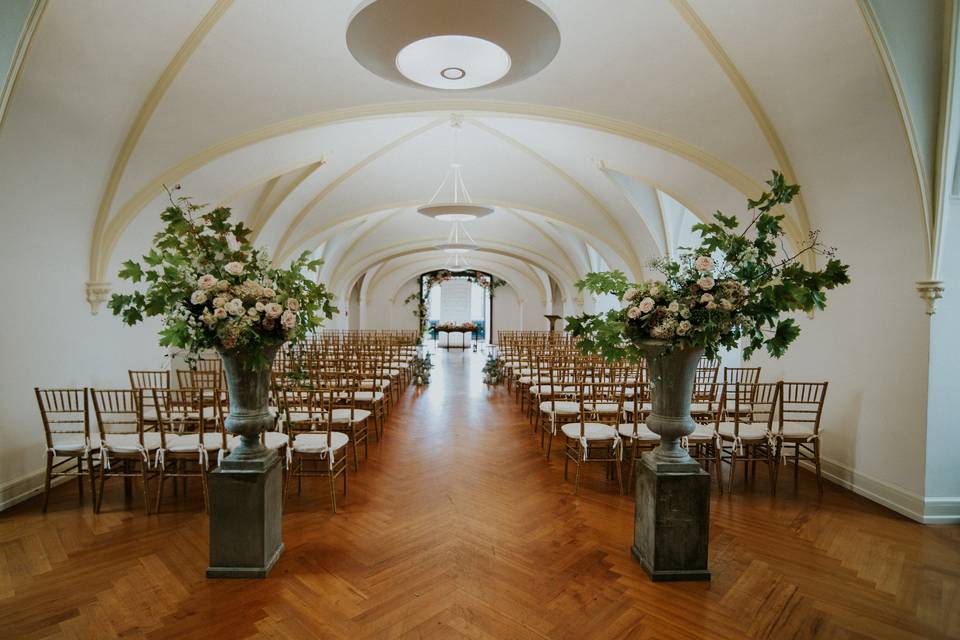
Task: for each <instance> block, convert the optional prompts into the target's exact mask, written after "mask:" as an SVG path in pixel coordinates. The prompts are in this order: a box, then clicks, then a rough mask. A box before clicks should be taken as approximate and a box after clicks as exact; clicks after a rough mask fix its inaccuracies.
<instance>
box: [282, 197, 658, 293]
mask: <svg viewBox="0 0 960 640" xmlns="http://www.w3.org/2000/svg"><path fill="white" fill-rule="evenodd" d="M484 203H485V204H488V205H491V206H494V207H499V208H500V209H504V210H506V209H519V210H523V211H529V212H531V213H535V214H537V215H540V216H543V217H544V218H547V219H549V220H552V221H554V222H557V223H559V224H562V225H564V226H566V227H569V228H570V229H571V230H573V231H574V232H576V233H577V234H578V235H580V236H583V237H585V238H588V239H590V241H591V244H594V245H595V246H597V247H598V250H600V248H603V252H602V254H601V255H604V259H605V260H607V261H608V263H609V262H611V260H609V259H608V258H609V257H611V255H615V256H616V257H617V258H618V259H619V261H620V262H622V263H624V264H627V261H626V260H625V259H624V257H623V256H622V255H620V254H619V253H617V252H616V251H615V250H614V249H613V246H615V243H613V242H611V241H610V240H609V239H608V238H606V237H604V236H602V235H600V234H599V233H598V232H596V231H589V230H587V229H586V228H584V227H583V226H582V225H581V224H580V223H578V222H577V221H575V220H573V219H571V218H568V217H567V216H564V215H561V214H559V213H556V212H554V211H548V210H546V209H541V208H539V207H535V206H533V205H529V204H524V203H518V202H507V201H503V200H488V199H484ZM419 204H422V201H419V200H407V201H403V202H391V203H387V204H380V205H376V206H374V207H370V208H369V209H364V210H361V211H355V212H352V213H349V214H347V215H346V216H343V217H342V218H339V219H337V220H334V221H332V222H330V223H328V224H325V225H323V226H321V227H317V228H315V229H312V230H311V231H308V232H307V233H305V234H303V235H302V236H300V238H298V239H297V240H296V241H295V242H294V243H293V244H290V245H289V246H288V247H287V249H286V250H285V251H283V252H282V253H281V252H277V253H276V255H275V261H276V263H277V264H282V263H284V262H285V261H287V260H288V259H289V258H290V257H291V256H292V255H294V253H295V252H296V251H297V250H298V249H299V248H300V247H303V246H304V245H309V244H311V243H313V242H319V240H318V238H320V237H324V236H325V234H326V233H327V232H328V231H329V230H330V229H332V228H334V227H338V226H341V225H342V224H344V223H345V222H348V221H350V220H357V219H359V218H364V217H367V216H369V215H371V214H373V213H378V212H380V211H384V210H386V209H403V208H407V207H414V206H417V205H419ZM573 271H574V272H575V273H577V272H578V270H577V269H576V267H574V268H573ZM633 275H634V276H635V277H636V278H642V277H643V273H642V272H641V273H638V274H633Z"/></svg>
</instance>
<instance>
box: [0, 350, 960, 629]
mask: <svg viewBox="0 0 960 640" xmlns="http://www.w3.org/2000/svg"><path fill="white" fill-rule="evenodd" d="M436 361H437V363H438V365H439V366H438V368H437V369H435V371H434V379H433V383H432V384H431V385H430V386H429V388H427V389H424V390H422V391H420V390H415V389H410V390H408V392H407V395H406V397H405V398H404V400H403V401H402V403H401V404H400V406H399V407H398V410H397V411H396V412H395V413H394V414H393V416H392V417H391V420H390V421H389V423H388V425H387V430H386V436H385V438H384V442H383V443H382V444H380V445H374V446H373V447H372V448H371V453H370V459H369V460H368V461H367V462H366V463H363V464H362V466H361V469H360V472H359V474H352V475H351V477H350V483H351V486H350V495H349V497H348V499H347V500H346V501H345V502H343V503H342V504H341V512H340V513H339V514H337V515H336V516H334V515H332V514H331V513H330V511H329V508H328V498H327V491H326V488H325V486H326V485H325V484H323V482H324V481H323V480H322V479H311V480H310V481H309V482H307V483H305V485H304V490H303V494H302V496H296V495H295V494H294V495H291V498H290V500H289V501H288V503H287V512H286V514H285V516H284V538H285V541H286V553H285V554H284V555H283V557H282V558H281V559H280V562H279V564H278V565H277V567H276V569H275V570H274V572H273V574H272V575H271V576H270V578H268V579H266V580H262V581H231V580H206V579H205V578H204V569H205V568H206V559H207V557H206V544H207V532H206V527H207V520H206V517H205V516H204V515H203V511H202V506H201V503H200V500H199V495H198V492H197V491H196V489H193V490H192V491H191V493H190V495H189V496H188V498H186V499H183V498H182V497H181V498H180V499H179V501H176V500H175V499H173V498H172V496H171V497H170V499H169V500H168V501H167V502H166V503H165V509H166V511H165V512H164V513H161V514H160V515H151V516H149V517H147V516H145V515H144V514H143V512H142V507H141V505H140V503H139V502H137V501H136V500H134V501H132V502H130V503H129V504H127V505H124V498H123V493H122V489H121V488H120V486H119V485H118V486H114V487H113V488H112V489H111V488H109V485H108V491H107V494H106V495H105V498H104V508H103V512H102V513H101V514H100V515H99V516H94V515H93V514H92V513H91V510H90V509H89V507H88V505H87V503H85V504H84V506H83V507H80V506H78V502H77V495H76V488H75V484H73V483H71V484H70V485H68V486H61V487H59V488H57V489H55V492H54V496H53V498H52V502H51V508H50V511H49V512H48V513H47V514H46V515H43V514H41V513H40V505H39V501H38V500H36V499H35V500H31V501H29V502H26V503H24V504H21V505H19V506H17V507H16V508H14V509H12V510H10V511H7V512H5V513H2V514H0V638H51V637H58V638H114V637H124V638H140V637H148V638H220V637H223V638H246V637H264V638H314V637H318V638H321V637H330V638H339V637H343V638H392V637H405V638H406V637H408V638H460V637H465V638H653V637H656V638H736V639H739V638H744V637H758V638H777V639H779V638H807V637H823V638H940V637H960V528H958V527H923V526H920V525H917V524H915V523H912V522H910V521H908V520H906V519H904V518H902V517H900V516H898V515H896V514H894V513H892V512H890V511H887V510H885V509H883V508H881V507H879V506H876V505H874V504H872V503H870V502H868V501H866V500H864V499H861V498H859V497H857V496H854V495H852V494H850V493H848V492H846V491H842V490H839V489H835V488H833V487H831V486H828V487H827V490H826V493H825V495H824V497H823V498H822V500H820V499H818V498H817V497H816V492H815V489H814V483H813V481H812V478H811V477H810V476H807V475H806V474H802V475H801V479H800V488H799V491H798V492H793V491H792V490H791V489H790V483H789V482H787V483H785V485H784V486H783V487H782V491H781V492H780V495H778V496H777V497H776V498H775V499H771V498H770V497H769V494H768V492H767V490H766V487H767V485H766V479H765V477H763V476H759V477H758V479H757V482H756V486H755V487H743V486H742V485H740V484H738V485H737V486H736V487H735V495H733V496H732V497H731V496H724V497H717V496H715V497H714V500H713V503H712V506H711V510H712V513H711V515H712V538H711V543H710V556H711V570H712V571H713V581H712V582H711V583H709V584H705V583H689V584H653V583H651V582H650V581H649V580H648V579H647V578H646V576H645V575H644V573H643V572H642V571H641V570H640V567H639V565H637V564H636V563H635V562H634V561H633V560H632V559H631V557H630V552H629V549H630V544H631V542H632V531H633V525H632V517H633V504H632V499H631V498H629V497H620V496H618V495H616V489H615V487H614V486H613V485H612V484H611V483H609V482H607V481H606V480H604V478H603V475H602V473H601V472H600V471H599V470H593V471H591V472H589V473H588V475H587V478H586V481H585V483H584V485H583V487H582V488H581V494H580V496H579V497H575V496H573V495H572V489H573V487H572V483H570V482H564V481H563V479H562V459H561V456H560V455H554V459H553V461H552V462H551V463H547V462H546V460H545V459H544V458H543V456H542V454H541V451H540V448H539V444H538V441H537V440H536V439H535V438H534V436H533V435H532V434H531V432H530V428H529V426H528V425H527V423H526V421H525V419H524V417H523V416H522V415H521V414H520V413H519V412H518V411H517V409H516V407H515V406H514V404H513V402H512V400H511V399H510V398H509V397H508V394H507V393H506V391H505V389H502V388H499V389H493V390H488V389H486V388H485V387H484V386H483V385H482V384H481V382H480V371H479V369H480V367H481V366H482V356H480V355H477V354H471V353H469V352H467V353H458V352H457V353H454V352H451V353H444V352H441V353H440V354H439V355H438V356H437V357H436ZM787 476H788V477H789V474H787ZM115 482H116V481H115ZM134 496H136V493H134Z"/></svg>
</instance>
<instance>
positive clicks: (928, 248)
mask: <svg viewBox="0 0 960 640" xmlns="http://www.w3.org/2000/svg"><path fill="white" fill-rule="evenodd" d="M948 5H949V3H948ZM857 7H858V8H859V9H860V14H861V15H862V16H863V21H864V24H865V25H866V27H867V33H869V34H870V39H871V40H873V44H874V46H875V47H876V49H877V55H878V56H879V58H880V65H881V66H882V67H883V72H884V73H883V76H884V78H886V80H887V87H889V89H890V92H891V93H892V94H893V98H894V100H895V101H896V103H897V113H898V115H899V116H900V125H901V127H902V131H903V135H904V138H905V139H906V142H907V148H909V149H910V155H911V157H912V159H913V175H914V178H915V179H916V183H917V197H918V198H919V200H920V202H919V203H918V205H919V207H918V209H919V210H920V216H921V222H922V223H923V231H924V235H925V237H926V238H927V242H926V243H925V246H924V255H925V256H926V258H927V264H928V267H930V270H931V271H932V266H933V225H934V223H933V202H932V198H931V194H930V193H928V189H927V180H926V178H925V176H924V170H923V161H922V160H921V156H920V145H919V142H918V141H917V131H916V129H915V128H914V126H913V116H911V115H910V106H909V104H908V102H907V95H906V92H905V91H904V88H903V81H902V80H901V79H900V74H899V73H898V72H897V67H896V65H895V64H894V62H893V54H891V53H890V48H889V47H888V46H887V39H886V37H885V36H884V35H883V30H882V29H881V28H880V22H879V20H878V19H877V14H876V13H874V11H873V7H871V6H870V2H869V1H868V0H857Z"/></svg>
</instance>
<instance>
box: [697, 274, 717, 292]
mask: <svg viewBox="0 0 960 640" xmlns="http://www.w3.org/2000/svg"><path fill="white" fill-rule="evenodd" d="M714 284H716V283H715V282H714V281H713V278H711V277H710V276H703V277H702V278H700V279H699V280H697V286H698V287H700V288H701V289H703V290H704V291H709V290H710V289H713V285H714Z"/></svg>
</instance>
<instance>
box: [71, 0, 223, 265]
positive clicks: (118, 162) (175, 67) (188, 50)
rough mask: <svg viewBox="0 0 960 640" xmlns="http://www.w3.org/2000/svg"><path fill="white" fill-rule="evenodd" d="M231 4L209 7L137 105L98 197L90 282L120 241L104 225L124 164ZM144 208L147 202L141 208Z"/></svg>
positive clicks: (120, 230)
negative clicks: (168, 94)
mask: <svg viewBox="0 0 960 640" xmlns="http://www.w3.org/2000/svg"><path fill="white" fill-rule="evenodd" d="M232 4H233V0H216V2H214V3H213V6H212V7H210V10H209V11H208V12H207V14H206V15H205V16H204V17H203V19H202V20H201V21H200V24H198V25H197V26H196V28H194V30H193V31H192V32H191V33H190V35H189V36H187V39H186V40H185V41H184V42H183V44H182V45H180V49H178V50H177V53H176V54H174V56H173V58H172V59H171V60H170V62H169V63H168V64H167V67H166V68H165V69H164V70H163V72H162V73H161V74H160V77H159V78H157V81H156V82H155V83H154V85H153V88H151V89H150V92H149V93H148V94H147V97H146V98H144V101H143V104H141V105H140V110H139V111H138V112H137V116H136V117H135V118H134V120H133V124H132V125H130V129H129V130H128V131H127V135H126V137H125V138H124V140H123V145H122V146H121V147H120V152H119V153H118V154H117V157H116V158H115V159H114V161H113V169H112V170H111V171H110V177H109V178H108V179H107V186H106V187H105V188H104V190H103V195H102V196H101V197H100V206H99V207H98V209H97V218H96V222H94V225H93V246H92V247H91V250H90V270H91V275H95V276H96V277H91V281H96V280H101V279H102V277H103V270H104V269H105V267H106V264H105V260H104V256H103V254H104V252H105V253H106V254H107V258H108V259H109V255H110V253H112V251H113V248H114V246H115V244H116V242H117V240H118V239H119V236H120V232H122V228H121V229H119V232H118V230H115V229H113V227H114V225H113V224H112V223H111V224H108V222H107V221H108V220H109V216H110V210H111V208H112V207H113V199H114V198H115V197H116V195H117V188H118V187H119V186H120V179H121V178H123V173H124V171H126V169H127V163H129V162H130V157H131V156H132V155H133V151H134V149H136V147H137V143H138V142H140V136H141V135H143V131H144V130H145V129H146V128H147V124H148V123H149V122H150V118H151V117H152V116H153V113H154V112H155V111H156V110H157V106H158V105H159V104H160V100H161V99H162V98H163V96H164V95H165V94H166V93H167V89H169V88H170V85H171V84H173V81H174V79H176V77H177V74H179V73H180V70H181V69H183V67H184V65H185V64H186V63H187V61H188V60H189V59H190V56H192V55H193V52H194V51H196V50H197V47H199V46H200V43H201V42H203V39H204V38H205V37H206V36H207V34H208V33H210V31H211V29H213V27H214V26H215V25H216V24H217V22H219V20H220V18H222V17H223V14H224V13H226V12H227V9H229V8H230V5H232ZM163 184H164V182H162V181H161V182H160V183H159V184H155V186H154V188H153V190H152V192H153V193H156V192H157V191H158V190H159V189H160V188H161V187H162V185H163ZM145 204H146V202H145V203H144V205H145ZM141 206H143V205H141ZM134 215H135V214H134ZM132 217H133V216H132V215H131V216H130V218H131V219H132ZM124 220H125V221H124V224H123V227H126V225H127V224H129V220H126V219H124Z"/></svg>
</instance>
